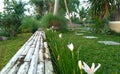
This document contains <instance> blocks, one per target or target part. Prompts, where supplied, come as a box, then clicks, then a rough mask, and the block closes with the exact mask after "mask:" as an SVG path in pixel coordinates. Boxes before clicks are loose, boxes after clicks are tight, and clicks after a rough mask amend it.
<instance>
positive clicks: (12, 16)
mask: <svg viewBox="0 0 120 74" xmlns="http://www.w3.org/2000/svg"><path fill="white" fill-rule="evenodd" d="M4 5H5V7H4V13H3V17H2V27H3V30H4V31H5V32H7V34H8V35H9V36H11V37H14V36H16V34H17V32H18V28H19V26H20V25H21V21H22V17H23V15H24V11H25V9H24V6H25V4H24V3H23V2H21V1H19V2H17V1H15V0H11V1H9V0H4Z"/></svg>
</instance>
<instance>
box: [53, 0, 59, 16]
mask: <svg viewBox="0 0 120 74" xmlns="http://www.w3.org/2000/svg"><path fill="white" fill-rule="evenodd" d="M58 6H59V0H55V4H54V15H57V13H58Z"/></svg>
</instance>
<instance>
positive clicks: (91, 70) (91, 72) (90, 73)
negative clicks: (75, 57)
mask: <svg viewBox="0 0 120 74" xmlns="http://www.w3.org/2000/svg"><path fill="white" fill-rule="evenodd" d="M100 66H101V64H98V66H97V67H96V68H95V64H94V63H92V67H91V68H90V67H89V66H88V65H87V64H86V63H85V62H83V66H82V68H83V69H84V71H85V72H86V73H87V74H94V73H95V72H96V71H97V69H98V68H100Z"/></svg>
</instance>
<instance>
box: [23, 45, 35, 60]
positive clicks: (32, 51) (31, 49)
mask: <svg viewBox="0 0 120 74" xmlns="http://www.w3.org/2000/svg"><path fill="white" fill-rule="evenodd" d="M34 49H35V48H33V47H30V50H29V51H28V54H27V55H26V57H25V59H24V61H30V60H31V59H32V55H33V53H34Z"/></svg>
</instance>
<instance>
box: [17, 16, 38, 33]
mask: <svg viewBox="0 0 120 74" xmlns="http://www.w3.org/2000/svg"><path fill="white" fill-rule="evenodd" d="M38 26H39V22H38V21H37V20H35V19H34V18H32V17H26V18H24V19H23V21H22V25H21V26H20V28H19V29H20V30H21V31H22V32H32V33H34V32H35V31H36V30H37V29H38Z"/></svg>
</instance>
